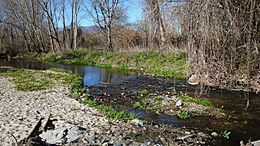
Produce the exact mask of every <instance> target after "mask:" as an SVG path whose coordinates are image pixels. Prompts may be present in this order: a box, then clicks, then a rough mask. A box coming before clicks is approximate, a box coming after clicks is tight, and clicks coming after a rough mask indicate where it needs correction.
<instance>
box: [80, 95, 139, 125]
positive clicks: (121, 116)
mask: <svg viewBox="0 0 260 146" xmlns="http://www.w3.org/2000/svg"><path fill="white" fill-rule="evenodd" d="M82 103H84V104H86V105H89V106H91V107H95V108H96V109H97V110H98V111H100V112H103V113H105V114H106V116H107V117H108V118H110V119H113V120H120V121H128V120H132V119H134V118H135V115H134V114H127V113H125V112H124V111H117V110H115V109H114V108H113V107H112V106H111V105H103V104H98V103H97V102H96V101H95V100H91V99H87V98H85V99H84V100H83V101H82Z"/></svg>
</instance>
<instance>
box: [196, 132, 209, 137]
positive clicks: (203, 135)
mask: <svg viewBox="0 0 260 146" xmlns="http://www.w3.org/2000/svg"><path fill="white" fill-rule="evenodd" d="M197 134H198V135H199V136H201V137H207V135H206V134H205V133H203V132H198V133H197Z"/></svg>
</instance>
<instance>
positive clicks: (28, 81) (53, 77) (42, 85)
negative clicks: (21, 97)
mask: <svg viewBox="0 0 260 146" xmlns="http://www.w3.org/2000/svg"><path fill="white" fill-rule="evenodd" d="M50 70H52V71H53V72H51V71H42V70H28V69H16V71H7V72H1V73H0V75H1V76H9V77H12V81H13V82H14V84H15V88H16V89H17V90H20V91H37V90H45V89H49V88H52V87H53V86H55V85H56V84H69V85H72V84H73V85H74V86H73V88H75V87H76V86H77V87H78V88H79V87H80V86H81V83H82V80H81V78H80V77H79V76H77V75H75V74H73V73H71V72H69V71H63V70H59V69H55V68H52V69H50Z"/></svg>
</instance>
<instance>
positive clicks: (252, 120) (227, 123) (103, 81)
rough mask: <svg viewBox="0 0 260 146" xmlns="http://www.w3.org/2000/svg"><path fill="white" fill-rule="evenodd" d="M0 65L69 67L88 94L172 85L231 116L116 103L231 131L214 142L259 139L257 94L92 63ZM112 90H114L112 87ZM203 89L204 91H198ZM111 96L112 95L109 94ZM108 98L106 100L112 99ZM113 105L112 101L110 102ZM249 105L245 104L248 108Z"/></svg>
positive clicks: (150, 116) (158, 117)
mask: <svg viewBox="0 0 260 146" xmlns="http://www.w3.org/2000/svg"><path fill="white" fill-rule="evenodd" d="M0 66H12V67H16V68H26V69H48V68H52V67H56V68H61V69H66V70H71V71H73V72H74V73H77V74H79V75H81V76H82V78H83V85H84V86H85V87H86V88H87V89H88V90H89V91H88V92H89V93H90V94H94V93H95V92H92V90H93V91H96V90H97V89H98V90H101V89H102V90H101V91H103V89H107V88H108V87H113V88H111V89H112V90H106V92H108V91H109V92H111V93H109V94H111V95H113V94H114V96H117V94H122V93H117V92H116V91H117V89H116V88H117V87H120V88H122V86H120V85H124V86H125V87H129V88H132V89H134V88H139V87H143V86H151V87H154V88H156V90H158V91H164V90H167V89H168V88H169V87H174V88H175V89H176V91H177V92H183V93H188V94H189V95H191V96H196V97H198V96H199V97H204V98H207V99H209V100H210V101H212V102H213V104H214V106H215V107H218V108H221V109H223V110H224V111H225V112H226V113H228V114H229V115H231V116H232V117H235V119H234V118H230V119H221V118H220V119H219V118H213V117H207V116H203V117H202V116H200V117H199V116H197V117H193V118H191V119H190V120H185V121H183V120H179V119H177V118H176V117H175V116H169V115H165V114H156V113H154V112H150V111H145V110H140V109H135V108H129V107H127V106H129V104H127V103H128V102H129V101H126V99H122V100H121V102H122V103H119V104H122V105H125V106H126V107H127V109H128V112H134V113H138V115H139V118H141V119H146V120H152V121H155V122H157V123H161V124H166V125H170V126H173V127H183V126H184V127H186V128H195V129H200V130H202V131H205V132H209V134H210V132H212V131H217V132H218V133H221V132H223V130H225V129H226V130H229V131H231V134H230V139H223V138H220V139H218V140H217V141H216V142H215V143H214V144H213V145H226V146H229V145H239V142H240V140H244V141H247V140H249V139H250V138H251V140H252V141H254V140H258V139H260V95H259V94H255V93H249V92H242V91H232V90H221V89H215V88H209V87H204V88H201V87H199V86H197V87H196V86H190V85H188V84H187V83H186V81H185V80H175V79H169V78H155V77H147V76H142V75H138V73H135V72H122V71H118V70H113V69H104V68H98V67H93V66H72V65H58V64H50V63H44V62H39V61H31V60H12V61H7V60H0ZM113 89H114V90H115V91H114V90H113ZM201 91H203V93H201ZM111 97H113V96H111ZM111 101H112V100H109V101H108V102H111ZM117 102H120V101H117ZM111 104H113V103H111ZM247 106H248V107H247Z"/></svg>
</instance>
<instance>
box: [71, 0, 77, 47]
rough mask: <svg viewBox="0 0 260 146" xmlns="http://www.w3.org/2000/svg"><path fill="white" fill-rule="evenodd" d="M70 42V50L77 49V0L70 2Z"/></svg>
mask: <svg viewBox="0 0 260 146" xmlns="http://www.w3.org/2000/svg"><path fill="white" fill-rule="evenodd" d="M71 27H72V28H71V31H72V33H71V34H72V40H71V49H72V50H76V49H77V0H72V22H71Z"/></svg>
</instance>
